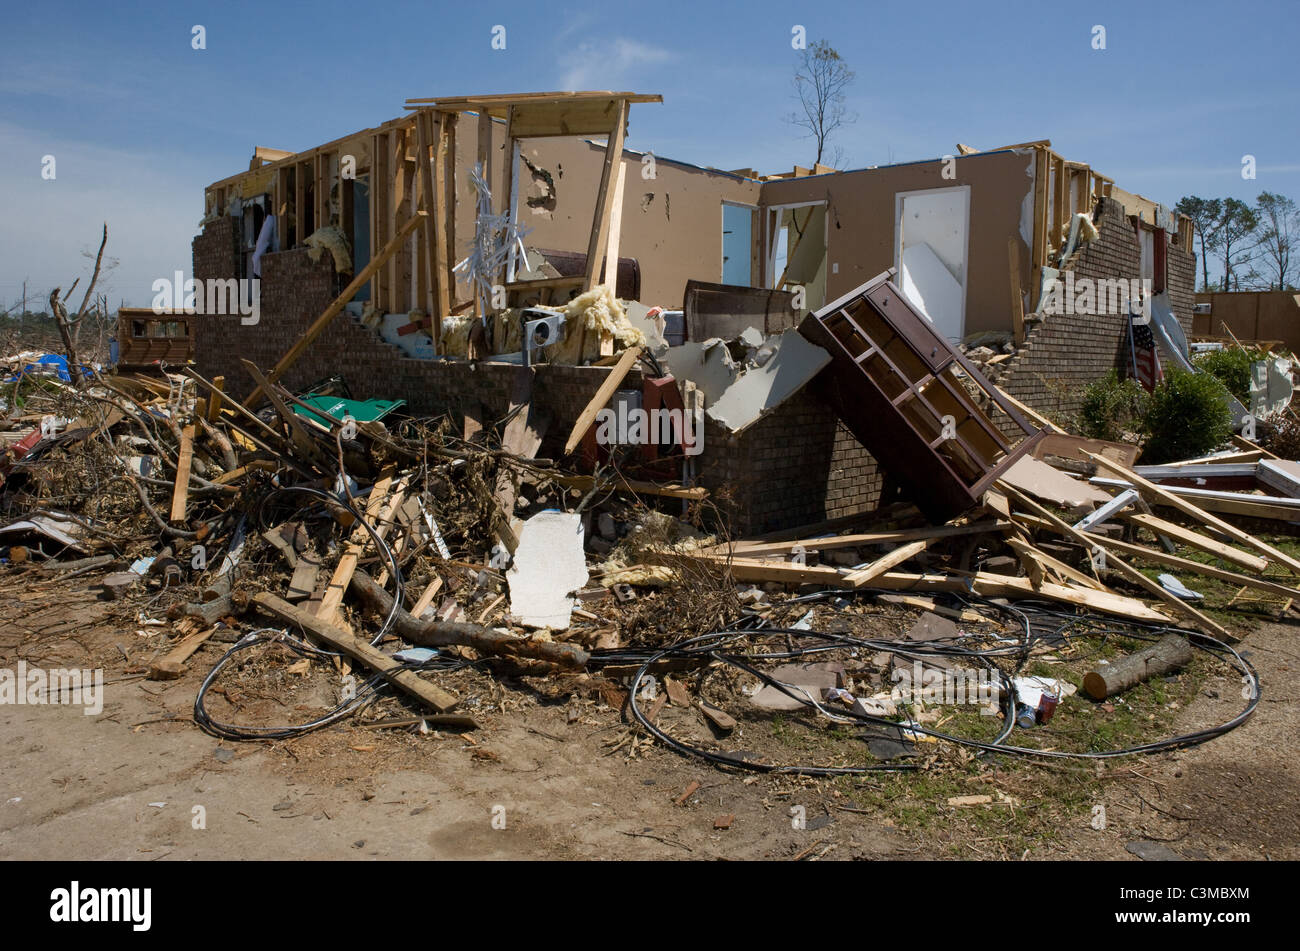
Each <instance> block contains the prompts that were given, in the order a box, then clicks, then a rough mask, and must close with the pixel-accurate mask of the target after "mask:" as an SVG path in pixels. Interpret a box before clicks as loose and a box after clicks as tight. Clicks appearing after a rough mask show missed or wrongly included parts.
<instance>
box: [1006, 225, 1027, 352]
mask: <svg viewBox="0 0 1300 951" xmlns="http://www.w3.org/2000/svg"><path fill="white" fill-rule="evenodd" d="M1007 262H1008V265H1009V267H1010V276H1011V334H1012V337H1013V339H1014V340H1015V342H1016V346H1020V345H1021V344H1022V343H1024V342H1025V296H1024V292H1023V291H1022V290H1021V289H1020V239H1019V238H1017V237H1016V236H1015V235H1012V236H1011V237H1009V238H1007Z"/></svg>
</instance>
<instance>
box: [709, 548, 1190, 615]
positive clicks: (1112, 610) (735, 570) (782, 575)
mask: <svg viewBox="0 0 1300 951" xmlns="http://www.w3.org/2000/svg"><path fill="white" fill-rule="evenodd" d="M694 557H696V558H698V559H700V560H704V561H712V562H714V563H715V564H717V565H718V566H719V568H722V567H727V568H729V569H730V572H731V575H732V577H733V578H734V579H735V580H736V581H780V582H784V583H796V584H803V583H809V584H822V585H825V586H827V587H837V588H843V587H846V585H845V584H844V577H843V575H841V574H840V572H839V571H837V570H836V569H834V568H826V567H809V566H799V565H792V564H790V563H789V562H779V561H759V560H756V559H748V558H737V559H732V560H731V561H729V562H728V561H727V560H726V559H724V558H721V557H719V556H716V555H715V556H694ZM872 587H875V588H882V589H885V590H889V591H906V592H911V593H915V592H918V591H953V592H958V593H965V592H970V591H974V592H975V593H976V594H982V595H985V596H988V597H1009V598H1018V597H1041V598H1047V599H1048V600H1051V601H1060V602H1063V603H1065V604H1072V605H1074V606H1076V607H1081V608H1088V609H1089V610H1093V611H1101V612H1103V613H1106V614H1116V615H1119V616H1121V617H1131V618H1134V619H1136V620H1140V621H1166V622H1167V621H1169V620H1170V618H1169V616H1168V615H1166V614H1163V613H1161V612H1160V611H1156V610H1154V609H1153V608H1151V607H1149V606H1147V605H1146V604H1144V603H1143V602H1141V601H1139V600H1137V599H1136V598H1129V597H1125V596H1124V595H1121V594H1115V593H1114V592H1112V591H1097V590H1094V589H1092V588H1076V587H1072V586H1068V585H1058V584H1052V583H1050V582H1044V583H1043V585H1042V586H1041V587H1039V588H1035V587H1034V586H1033V583H1032V582H1031V581H1030V580H1029V579H1028V578H1013V577H1011V576H1009V575H997V574H992V573H990V572H977V573H975V574H973V575H969V576H958V575H944V574H914V573H911V572H897V571H887V572H885V573H884V574H883V575H880V576H879V577H878V578H875V579H874V580H873V581H872Z"/></svg>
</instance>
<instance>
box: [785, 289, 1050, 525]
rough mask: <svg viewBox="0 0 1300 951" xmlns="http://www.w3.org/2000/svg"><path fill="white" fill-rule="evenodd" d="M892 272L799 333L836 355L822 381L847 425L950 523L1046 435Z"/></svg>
mask: <svg viewBox="0 0 1300 951" xmlns="http://www.w3.org/2000/svg"><path fill="white" fill-rule="evenodd" d="M893 273H894V272H893V270H892V269H891V270H889V271H885V272H884V273H883V274H880V275H877V276H876V277H874V278H872V279H871V280H870V281H868V282H867V283H866V284H863V285H862V286H861V287H859V288H857V289H856V290H854V291H851V292H850V293H848V294H846V295H845V296H843V297H841V298H840V299H839V300H837V301H834V302H832V303H830V304H828V305H826V306H825V307H823V308H822V309H821V310H819V311H817V312H816V313H813V314H809V315H808V316H807V317H806V318H804V320H803V322H802V323H801V324H800V325H799V332H800V333H801V334H803V335H804V336H805V337H806V338H808V339H809V340H811V341H812V342H813V343H816V344H817V345H819V346H821V347H823V348H825V349H826V351H827V352H829V353H830V355H831V362H830V363H829V364H827V365H826V368H825V369H824V370H823V371H822V372H821V375H820V377H819V379H818V386H819V388H820V389H821V391H822V393H823V394H824V395H825V397H826V399H827V400H828V402H830V404H831V405H832V406H833V407H834V408H835V410H836V412H837V413H838V414H839V416H840V419H842V420H843V421H844V424H845V426H847V427H848V428H849V430H850V432H852V433H853V435H854V436H856V437H857V439H858V441H859V442H861V443H862V445H863V446H865V447H866V448H867V450H868V451H869V452H870V453H871V454H872V455H873V456H875V457H876V459H877V460H878V461H879V462H880V465H881V466H882V467H883V468H884V469H886V470H887V471H888V473H889V474H890V475H891V476H892V477H893V479H894V480H895V482H896V483H898V484H899V486H900V487H901V488H902V489H903V490H904V491H905V492H906V493H907V494H908V495H909V496H910V497H911V499H912V500H913V501H914V502H915V503H916V505H917V507H918V508H920V509H921V511H922V512H924V513H925V514H926V515H927V516H928V517H929V518H931V519H933V520H935V521H939V522H943V521H947V520H949V519H951V518H954V517H956V516H957V515H960V514H961V513H962V512H964V511H966V510H967V509H969V508H971V507H972V506H973V505H975V503H976V502H978V501H979V499H980V496H981V495H983V493H984V491H985V489H987V488H988V487H989V486H990V485H992V483H993V482H994V481H995V480H996V479H997V478H998V477H999V476H1000V475H1001V474H1002V472H1003V471H1005V470H1006V469H1007V468H1008V467H1009V466H1011V465H1012V464H1013V463H1014V462H1015V461H1016V459H1018V458H1019V457H1020V456H1021V455H1022V454H1024V453H1025V452H1027V451H1028V450H1029V449H1030V448H1031V447H1032V446H1033V444H1034V443H1035V442H1036V441H1037V440H1038V439H1041V438H1042V437H1043V436H1044V435H1046V434H1045V433H1044V432H1043V431H1041V430H1038V429H1035V428H1033V427H1032V426H1030V424H1029V423H1028V422H1026V421H1025V419H1024V418H1023V417H1022V416H1021V415H1020V414H1019V413H1018V412H1017V411H1016V409H1015V408H1014V407H1013V406H1012V405H1011V404H1010V403H1009V402H1008V401H1007V400H1006V399H1005V398H1004V397H1003V396H1002V394H1001V393H1000V392H999V391H998V390H997V389H996V388H995V387H994V386H992V385H991V384H990V383H989V382H988V381H987V380H986V379H985V378H984V377H983V376H982V375H981V374H980V372H979V371H978V370H977V369H976V368H975V367H974V366H973V365H972V364H971V363H970V361H968V360H967V359H966V358H965V357H964V356H962V354H961V353H960V352H959V351H958V350H956V349H955V348H954V347H952V346H951V345H950V344H949V343H948V341H947V340H945V339H944V338H943V337H942V336H940V335H939V334H938V333H937V332H936V331H935V329H934V326H933V325H932V324H931V323H930V321H929V320H927V319H926V318H925V316H924V315H922V314H921V313H919V312H918V311H917V310H916V309H915V308H914V307H912V305H911V304H910V303H909V302H908V301H907V299H906V298H905V297H904V296H903V295H902V293H901V292H900V291H899V290H898V288H897V287H895V286H894V285H893V283H891V282H890V280H889V279H890V278H891V277H892V276H893ZM963 377H964V378H965V379H963ZM977 394H978V396H977ZM981 405H983V406H984V407H985V408H981Z"/></svg>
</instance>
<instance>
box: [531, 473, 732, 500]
mask: <svg viewBox="0 0 1300 951" xmlns="http://www.w3.org/2000/svg"><path fill="white" fill-rule="evenodd" d="M546 478H547V479H549V480H550V481H552V482H555V483H557V484H558V485H565V486H569V487H571V488H575V489H590V488H591V487H592V486H593V485H595V484H596V477H595V476H588V475H551V474H550V473H547V475H546ZM600 484H601V486H602V487H607V488H610V489H613V490H615V491H618V492H632V493H634V494H636V495H662V496H664V497H666V498H670V499H691V500H694V501H699V500H700V499H707V498H708V497H709V490H708V489H706V488H704V487H703V486H699V485H680V484H678V483H676V482H662V483H661V482H645V481H641V480H638V479H625V478H623V477H622V476H613V477H608V476H606V477H602V478H601V480H600Z"/></svg>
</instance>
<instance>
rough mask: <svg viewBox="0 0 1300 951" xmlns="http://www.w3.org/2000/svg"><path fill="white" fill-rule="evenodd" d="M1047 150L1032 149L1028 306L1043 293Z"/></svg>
mask: <svg viewBox="0 0 1300 951" xmlns="http://www.w3.org/2000/svg"><path fill="white" fill-rule="evenodd" d="M1047 154H1048V153H1047V150H1046V149H1045V148H1035V149H1034V243H1033V244H1032V245H1031V246H1030V248H1029V306H1030V307H1031V308H1036V307H1037V306H1038V301H1039V298H1041V297H1042V295H1043V271H1042V268H1043V265H1044V264H1045V263H1046V253H1045V248H1046V246H1047V178H1048V171H1047V169H1048V165H1047Z"/></svg>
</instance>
